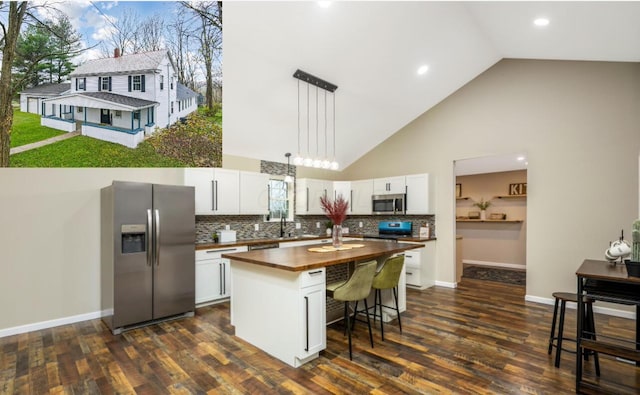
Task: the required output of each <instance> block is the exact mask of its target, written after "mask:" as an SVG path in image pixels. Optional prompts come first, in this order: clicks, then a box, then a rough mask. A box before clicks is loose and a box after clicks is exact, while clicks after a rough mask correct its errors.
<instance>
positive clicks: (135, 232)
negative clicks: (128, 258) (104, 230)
mask: <svg viewBox="0 0 640 395" xmlns="http://www.w3.org/2000/svg"><path fill="white" fill-rule="evenodd" d="M146 230H147V227H146V225H122V227H121V229H120V233H121V237H122V253H123V254H135V253H137V252H146V251H147V249H146V245H147V244H146V242H145V241H146V235H147V232H146Z"/></svg>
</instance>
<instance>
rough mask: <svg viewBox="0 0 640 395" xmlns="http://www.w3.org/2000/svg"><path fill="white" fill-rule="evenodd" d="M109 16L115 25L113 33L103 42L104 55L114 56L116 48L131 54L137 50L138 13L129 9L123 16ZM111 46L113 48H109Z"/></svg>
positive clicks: (123, 52) (121, 52)
mask: <svg viewBox="0 0 640 395" xmlns="http://www.w3.org/2000/svg"><path fill="white" fill-rule="evenodd" d="M107 18H109V22H110V24H111V25H112V26H113V34H112V35H111V37H110V38H109V40H108V41H105V42H103V43H102V46H101V50H102V53H103V55H105V56H112V55H113V49H114V48H120V54H122V55H124V54H129V53H135V52H136V46H137V44H136V34H137V31H138V21H139V19H140V18H139V17H138V14H137V13H136V12H135V11H133V10H132V9H127V10H125V11H124V12H123V13H122V18H120V19H117V20H116V19H114V18H111V17H107ZM109 46H111V48H109Z"/></svg>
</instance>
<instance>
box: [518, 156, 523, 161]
mask: <svg viewBox="0 0 640 395" xmlns="http://www.w3.org/2000/svg"><path fill="white" fill-rule="evenodd" d="M517 159H518V160H519V161H521V162H522V161H523V160H524V159H525V158H524V156H518V158H517Z"/></svg>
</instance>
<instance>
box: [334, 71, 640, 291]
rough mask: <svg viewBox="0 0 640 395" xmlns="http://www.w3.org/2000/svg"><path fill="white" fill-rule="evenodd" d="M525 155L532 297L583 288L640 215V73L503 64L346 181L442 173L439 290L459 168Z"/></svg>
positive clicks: (353, 169) (348, 173)
mask: <svg viewBox="0 0 640 395" xmlns="http://www.w3.org/2000/svg"><path fill="white" fill-rule="evenodd" d="M515 152H526V153H527V157H528V161H529V166H528V172H527V173H528V197H527V229H526V232H527V290H526V293H527V295H528V297H529V298H531V297H534V298H535V297H538V298H551V293H552V292H554V291H573V292H575V289H576V276H575V271H576V269H577V268H578V267H579V266H580V264H581V263H582V261H583V260H584V259H585V258H592V259H603V258H604V256H603V253H604V250H605V248H606V247H607V246H608V242H609V241H610V240H613V239H615V238H616V237H617V236H618V235H619V234H620V229H625V230H626V232H625V234H627V235H629V234H630V233H629V232H630V229H631V224H632V222H633V220H634V219H635V218H636V217H637V216H638V153H639V152H640V64H638V63H607V62H568V61H536V60H503V61H501V62H499V63H497V64H496V65H495V66H493V67H492V68H490V69H489V70H487V71H486V72H485V73H483V74H481V75H480V76H479V77H477V78H476V79H474V80H473V81H471V82H470V83H468V84H467V85H466V86H464V87H463V88H461V89H460V90H458V91H457V92H455V93H454V94H452V95H451V96H449V97H448V98H447V99H445V100H444V101H442V102H441V103H440V104H438V105H437V106H436V107H434V108H432V109H431V110H429V111H427V112H426V113H424V114H423V115H422V116H420V117H419V118H417V119H416V120H414V121H413V122H411V123H410V124H408V125H407V126H406V127H404V128H403V129H402V130H400V131H399V132H398V133H396V134H395V135H393V136H392V137H390V138H389V139H388V140H386V141H385V142H384V143H382V144H381V145H379V146H378V147H376V148H375V149H373V150H372V151H370V152H369V153H368V154H367V155H365V156H364V157H362V158H361V159H360V160H358V161H357V162H356V163H354V164H353V165H352V166H350V167H349V168H347V169H346V170H345V171H344V172H343V176H344V177H348V178H353V179H357V178H368V177H381V176H392V175H397V174H407V173H409V172H411V173H420V172H426V173H432V174H435V176H436V180H437V189H436V193H437V211H436V231H437V237H438V256H437V258H438V267H437V274H436V275H437V279H438V280H439V281H445V282H454V280H455V278H454V273H455V270H454V268H455V265H454V252H455V244H454V242H455V238H454V232H455V226H454V224H455V222H454V221H455V219H454V213H455V200H454V185H455V182H454V180H455V178H454V177H455V176H454V172H453V161H455V160H460V159H468V158H477V157H483V156H489V155H504V154H512V153H515Z"/></svg>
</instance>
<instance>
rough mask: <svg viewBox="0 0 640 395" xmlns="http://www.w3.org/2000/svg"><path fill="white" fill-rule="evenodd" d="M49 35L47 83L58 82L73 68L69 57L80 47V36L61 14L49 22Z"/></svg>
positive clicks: (77, 51) (63, 79) (79, 49)
mask: <svg viewBox="0 0 640 395" xmlns="http://www.w3.org/2000/svg"><path fill="white" fill-rule="evenodd" d="M49 32H50V33H51V34H50V36H49V47H50V55H49V56H48V57H47V58H46V59H47V61H48V67H47V69H48V70H47V71H48V73H49V83H53V82H57V83H60V82H62V81H65V80H66V77H67V76H68V75H69V74H71V72H72V71H73V70H74V69H75V65H74V64H73V63H72V62H71V58H72V57H73V56H75V55H76V54H77V53H79V51H81V49H82V43H81V42H80V40H81V39H82V36H81V35H80V34H79V33H78V32H77V31H76V30H75V29H74V28H73V26H72V25H71V22H69V18H68V17H67V16H66V15H62V16H60V17H59V18H58V20H57V21H54V22H50V30H49Z"/></svg>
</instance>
